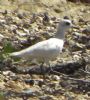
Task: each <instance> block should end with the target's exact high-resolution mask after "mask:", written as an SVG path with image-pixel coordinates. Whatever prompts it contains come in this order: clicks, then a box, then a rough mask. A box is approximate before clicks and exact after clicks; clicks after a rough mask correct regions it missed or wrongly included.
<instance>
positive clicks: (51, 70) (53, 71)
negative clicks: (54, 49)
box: [48, 63, 61, 75]
mask: <svg viewBox="0 0 90 100" xmlns="http://www.w3.org/2000/svg"><path fill="white" fill-rule="evenodd" d="M48 65H49V68H50V70H49V72H48V73H50V72H52V73H55V74H57V75H61V74H60V73H59V72H57V71H55V70H53V69H52V67H51V66H50V63H49V64H48Z"/></svg>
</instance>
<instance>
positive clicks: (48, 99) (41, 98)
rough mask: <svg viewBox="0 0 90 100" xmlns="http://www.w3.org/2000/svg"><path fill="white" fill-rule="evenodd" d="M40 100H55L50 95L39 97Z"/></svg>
mask: <svg viewBox="0 0 90 100" xmlns="http://www.w3.org/2000/svg"><path fill="white" fill-rule="evenodd" d="M39 99H40V100H57V99H56V98H55V97H54V96H52V95H45V96H41V97H39Z"/></svg>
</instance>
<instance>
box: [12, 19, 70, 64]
mask: <svg viewBox="0 0 90 100" xmlns="http://www.w3.org/2000/svg"><path fill="white" fill-rule="evenodd" d="M71 26H72V22H71V21H70V20H67V19H62V20H61V21H60V23H59V25H58V29H57V32H56V37H54V38H50V39H48V40H45V41H41V42H38V43H36V44H35V45H32V46H30V47H28V48H26V49H24V50H21V51H19V52H14V53H11V54H10V56H16V57H21V58H25V59H36V60H37V61H39V62H45V63H49V61H51V60H54V59H56V58H57V57H58V56H59V54H60V52H62V49H63V44H64V36H65V32H66V31H67V30H68V29H69V28H70V27H71Z"/></svg>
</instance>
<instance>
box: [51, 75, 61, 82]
mask: <svg viewBox="0 0 90 100" xmlns="http://www.w3.org/2000/svg"><path fill="white" fill-rule="evenodd" d="M52 80H54V81H59V80H60V77H59V76H57V75H53V76H52Z"/></svg>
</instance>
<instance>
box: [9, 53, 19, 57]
mask: <svg viewBox="0 0 90 100" xmlns="http://www.w3.org/2000/svg"><path fill="white" fill-rule="evenodd" d="M10 57H19V58H20V57H21V54H20V52H13V53H10Z"/></svg>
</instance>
